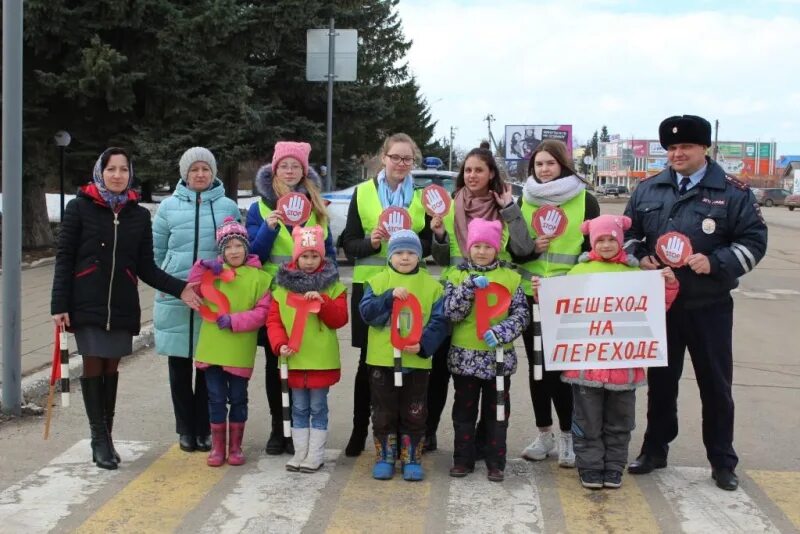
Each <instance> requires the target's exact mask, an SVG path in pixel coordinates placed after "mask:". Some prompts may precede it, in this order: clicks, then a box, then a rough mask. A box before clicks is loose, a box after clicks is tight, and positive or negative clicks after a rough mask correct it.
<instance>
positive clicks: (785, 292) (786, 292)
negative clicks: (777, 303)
mask: <svg viewBox="0 0 800 534" xmlns="http://www.w3.org/2000/svg"><path fill="white" fill-rule="evenodd" d="M767 292H768V293H773V294H775V295H800V291H797V290H796V289H767Z"/></svg>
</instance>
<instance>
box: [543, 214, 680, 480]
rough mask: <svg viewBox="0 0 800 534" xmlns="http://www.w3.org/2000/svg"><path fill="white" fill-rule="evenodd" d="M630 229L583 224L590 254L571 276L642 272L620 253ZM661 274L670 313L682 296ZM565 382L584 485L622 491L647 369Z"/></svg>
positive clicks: (613, 220) (619, 223)
mask: <svg viewBox="0 0 800 534" xmlns="http://www.w3.org/2000/svg"><path fill="white" fill-rule="evenodd" d="M630 226H631V220H630V218H628V217H626V216H624V215H601V216H599V217H597V218H596V219H592V220H590V221H584V222H583V224H582V225H581V231H582V232H583V233H584V234H585V235H588V236H589V241H590V242H591V244H592V249H591V250H590V251H589V252H585V253H583V254H581V256H580V257H579V258H578V264H577V265H576V266H575V267H573V268H572V269H571V270H570V271H569V272H568V273H567V274H568V275H575V274H590V273H611V272H619V273H624V272H628V271H638V270H639V262H638V260H637V259H636V258H634V257H633V256H628V255H627V253H626V252H625V250H624V249H623V248H622V238H623V234H624V233H625V230H627V229H628V228H630ZM661 273H662V275H663V277H664V282H665V284H666V292H665V295H666V307H667V309H669V307H670V305H671V304H672V302H673V301H674V300H675V298H676V297H677V296H678V287H679V285H678V280H677V278H675V273H673V272H672V269H670V268H669V267H666V268H664V269H662V271H661ZM540 285H541V280H540V278H539V277H536V276H534V277H532V278H531V287H533V290H534V292H535V291H536V290H538V288H539V287H540ZM561 380H562V381H563V382H566V383H567V384H571V385H572V394H573V395H572V396H573V415H572V431H573V441H574V449H575V464H576V466H577V467H578V476H579V478H580V481H581V484H582V485H583V487H585V488H589V489H600V488H603V487H606V488H619V487H620V486H621V485H622V471H623V469H624V468H625V465H626V464H627V463H628V443H629V442H630V439H631V431H632V430H633V427H634V420H635V408H636V388H638V387H641V386H643V385H645V384H646V383H647V380H646V375H645V370H644V368H641V367H639V368H625V369H586V370H582V371H577V370H575V371H564V372H563V373H562V374H561Z"/></svg>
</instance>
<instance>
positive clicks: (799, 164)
mask: <svg viewBox="0 0 800 534" xmlns="http://www.w3.org/2000/svg"><path fill="white" fill-rule="evenodd" d="M790 157H794V158H797V160H796V161H789V162H787V164H786V166H785V167H784V168H783V173H781V178H786V177H787V176H793V175H794V172H793V171H796V170H800V156H790Z"/></svg>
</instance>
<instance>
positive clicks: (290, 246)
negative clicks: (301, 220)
mask: <svg viewBox="0 0 800 534" xmlns="http://www.w3.org/2000/svg"><path fill="white" fill-rule="evenodd" d="M272 211H273V210H272V209H271V208H270V207H269V206H267V204H266V202H264V199H263V198H262V199H261V200H259V201H258V212H259V213H260V214H261V218H262V219H264V220H265V221H266V220H267V217H269V214H270V213H272ZM317 224H318V223H317V212H316V211H314V210H313V209H312V210H311V216H310V217H309V218H308V221H306V223H305V224H304V225H303V226H316V225H317ZM322 232H323V233H322V236H323V239H328V225H325V227H324V228H323V229H322ZM293 250H294V240H293V239H292V234H291V233H289V229H288V228H286V225H285V224H283V223H282V222H279V223H278V235H277V236H275V241H274V242H273V243H272V250H270V253H269V259H268V260H267V261H265V262H264V264H263V268H264V270H265V271H267V272H268V273H269V274H271V275H272V276H273V277H274V276H275V275H276V274H278V268H279V267H280V266H281V264H282V263H286V262H287V261H291V260H292V251H293Z"/></svg>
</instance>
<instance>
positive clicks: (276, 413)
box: [264, 342, 292, 432]
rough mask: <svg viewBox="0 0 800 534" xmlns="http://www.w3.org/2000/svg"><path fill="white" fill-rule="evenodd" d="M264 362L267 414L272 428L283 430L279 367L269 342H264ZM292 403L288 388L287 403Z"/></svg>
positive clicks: (276, 430) (290, 392) (290, 391)
mask: <svg viewBox="0 0 800 534" xmlns="http://www.w3.org/2000/svg"><path fill="white" fill-rule="evenodd" d="M264 356H265V357H266V362H265V363H264V367H265V372H266V378H265V380H264V388H265V389H266V391H267V404H268V405H269V415H270V416H271V418H272V430H273V431H275V432H283V430H281V429H282V428H283V401H282V400H281V369H280V366H279V365H278V358H277V357H276V356H275V354H273V353H272V348H271V347H270V346H269V342H267V343H265V344H264ZM291 403H292V390H291V389H289V405H290V406H291Z"/></svg>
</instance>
